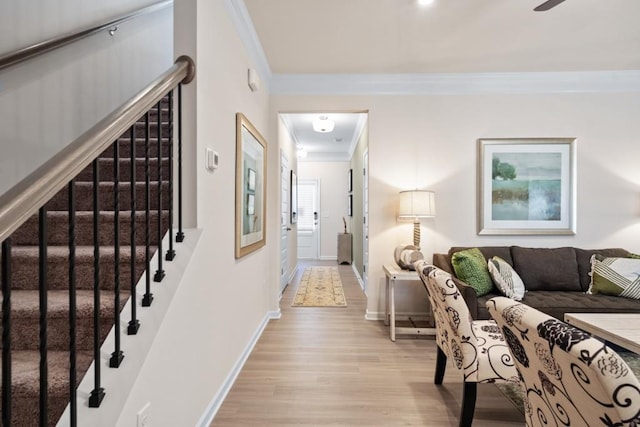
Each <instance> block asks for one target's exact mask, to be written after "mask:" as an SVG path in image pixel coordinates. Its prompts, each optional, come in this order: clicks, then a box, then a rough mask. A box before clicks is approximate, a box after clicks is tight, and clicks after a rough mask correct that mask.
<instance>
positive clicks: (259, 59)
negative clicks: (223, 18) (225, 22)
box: [224, 0, 272, 91]
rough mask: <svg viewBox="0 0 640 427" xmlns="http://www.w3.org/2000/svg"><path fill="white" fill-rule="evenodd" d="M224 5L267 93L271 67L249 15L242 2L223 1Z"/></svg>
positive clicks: (238, 0)
mask: <svg viewBox="0 0 640 427" xmlns="http://www.w3.org/2000/svg"><path fill="white" fill-rule="evenodd" d="M224 5H225V7H226V9H227V13H228V14H229V17H230V18H231V21H233V23H234V25H235V27H236V30H237V31H238V36H239V37H240V40H241V41H242V44H243V45H244V47H245V49H246V50H247V55H248V56H249V59H250V60H251V62H252V63H253V66H254V67H255V68H256V70H257V71H258V74H259V75H260V78H261V79H262V81H263V82H264V85H265V86H266V89H267V91H269V87H270V83H271V79H272V76H271V67H270V66H269V62H268V61H267V56H266V55H265V54H264V50H263V49H262V44H261V43H260V38H259V37H258V33H256V30H255V27H254V26H253V21H252V20H251V15H249V11H248V10H247V6H246V5H245V4H244V1H243V0H225V1H224Z"/></svg>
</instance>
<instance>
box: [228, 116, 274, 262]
mask: <svg viewBox="0 0 640 427" xmlns="http://www.w3.org/2000/svg"><path fill="white" fill-rule="evenodd" d="M266 213H267V141H266V140H265V139H264V138H263V137H262V135H260V132H258V130H257V129H256V128H255V127H254V126H253V124H251V122H250V121H249V120H248V119H247V118H246V117H245V116H244V114H242V113H237V114H236V227H235V228H236V245H235V247H236V250H235V256H236V258H242V257H243V256H245V255H247V254H250V253H251V252H253V251H255V250H257V249H259V248H261V247H263V246H264V245H265V243H266V226H267V222H266Z"/></svg>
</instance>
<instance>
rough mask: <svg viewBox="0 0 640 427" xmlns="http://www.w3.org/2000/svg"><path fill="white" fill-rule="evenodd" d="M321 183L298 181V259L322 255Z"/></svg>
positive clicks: (317, 181)
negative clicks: (319, 213) (320, 237)
mask: <svg viewBox="0 0 640 427" xmlns="http://www.w3.org/2000/svg"><path fill="white" fill-rule="evenodd" d="M318 212H320V181H319V180H317V179H300V180H298V258H299V259H318V258H319V253H320V239H319V235H320V221H318Z"/></svg>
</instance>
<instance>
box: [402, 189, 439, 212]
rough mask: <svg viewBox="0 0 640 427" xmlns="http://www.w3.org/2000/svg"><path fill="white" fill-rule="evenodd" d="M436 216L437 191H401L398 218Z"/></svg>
mask: <svg viewBox="0 0 640 427" xmlns="http://www.w3.org/2000/svg"><path fill="white" fill-rule="evenodd" d="M434 216H436V193H434V192H433V191H427V190H409V191H401V192H400V207H399V209H398V218H407V219H408V218H412V219H414V218H429V217H434Z"/></svg>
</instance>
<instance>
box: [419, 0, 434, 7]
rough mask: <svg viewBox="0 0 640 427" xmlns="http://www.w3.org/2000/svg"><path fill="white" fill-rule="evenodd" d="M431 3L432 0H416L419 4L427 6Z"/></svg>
mask: <svg viewBox="0 0 640 427" xmlns="http://www.w3.org/2000/svg"><path fill="white" fill-rule="evenodd" d="M431 3H433V0H418V4H419V5H420V6H428V5H430V4H431Z"/></svg>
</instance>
